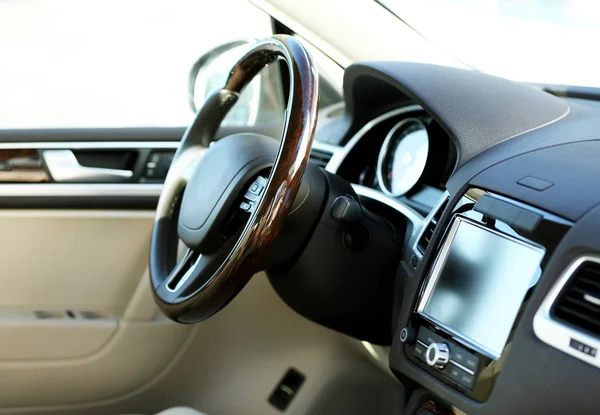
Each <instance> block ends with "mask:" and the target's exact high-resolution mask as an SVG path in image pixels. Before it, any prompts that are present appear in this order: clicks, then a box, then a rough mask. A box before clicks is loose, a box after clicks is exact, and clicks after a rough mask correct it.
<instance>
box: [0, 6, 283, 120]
mask: <svg viewBox="0 0 600 415" xmlns="http://www.w3.org/2000/svg"><path fill="white" fill-rule="evenodd" d="M271 34H272V28H271V21H270V18H269V16H268V15H267V14H265V13H263V12H262V11H260V10H258V9H257V8H256V7H255V6H253V5H252V4H250V3H249V2H247V1H246V0H176V1H167V0H85V1H81V0H30V1H1V2H0V51H2V64H1V65H0V91H1V94H0V128H52V127H67V128H68V127H168V126H186V125H188V124H189V123H190V121H191V120H192V116H193V113H192V111H191V109H190V105H189V102H188V96H187V90H188V74H189V71H190V68H191V67H192V65H193V64H194V62H195V61H196V60H197V59H198V57H200V56H201V55H203V54H204V53H206V52H208V51H209V50H210V49H212V48H214V47H216V46H219V45H221V44H224V43H227V42H231V41H233V40H240V39H250V40H252V39H260V38H263V37H267V36H270V35H271ZM261 105H262V104H261ZM274 112H275V113H276V112H277V111H274ZM255 118H256V117H255ZM259 120H260V119H259ZM238 121H239V120H238Z"/></svg>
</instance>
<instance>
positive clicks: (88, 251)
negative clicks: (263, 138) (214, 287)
mask: <svg viewBox="0 0 600 415" xmlns="http://www.w3.org/2000/svg"><path fill="white" fill-rule="evenodd" d="M280 128H281V127H280V126H279V130H277V127H273V126H263V127H257V128H255V129H254V130H255V132H259V133H263V134H269V135H272V136H275V137H277V136H278V135H279V134H280V133H281V130H280ZM243 130H244V131H248V130H253V128H249V129H248V128H244V129H243ZM238 131H240V130H239V129H235V128H233V127H230V128H224V129H222V130H221V131H220V133H219V134H220V135H228V134H232V133H235V132H238ZM183 132H184V130H183V129H180V128H165V129H89V130H83V129H78V130H77V129H76V130H30V131H27V130H20V131H9V130H4V131H0V164H1V163H2V160H4V161H5V162H6V163H5V164H4V165H3V166H2V168H1V169H0V170H3V172H8V173H10V174H12V176H11V175H10V174H9V175H6V174H5V175H4V176H3V177H0V234H1V235H2V236H3V238H2V241H1V242H0V263H1V264H2V272H1V273H0V284H1V285H2V287H3V289H2V290H0V412H4V411H3V410H2V408H6V410H7V411H9V412H10V411H11V410H10V409H9V408H12V409H16V408H24V407H48V406H52V407H56V406H65V405H69V406H71V405H80V404H86V405H87V404H91V403H93V402H97V401H106V400H110V399H118V398H123V397H124V396H126V395H127V394H130V393H132V392H135V391H137V390H141V389H143V388H145V387H146V385H148V384H150V383H152V382H153V381H155V379H156V378H157V376H159V375H160V374H161V373H162V372H164V371H165V370H167V369H168V368H169V367H170V365H171V363H172V362H174V361H175V359H177V356H178V355H179V353H181V352H182V351H183V350H184V349H185V346H186V344H187V343H186V341H187V339H188V338H189V336H190V333H191V330H192V327H191V326H184V325H178V324H175V323H172V322H170V321H168V320H167V319H165V318H164V317H162V316H161V315H160V313H159V312H158V309H157V307H156V305H155V304H154V300H153V296H152V293H151V290H150V285H149V278H148V274H147V272H148V271H147V263H148V247H149V243H150V235H151V232H152V225H153V223H154V208H155V206H156V203H157V201H158V197H159V196H160V191H161V189H162V181H161V179H162V176H159V177H154V178H149V177H148V174H147V173H148V169H149V168H151V167H152V166H148V164H149V163H151V162H152V159H151V155H152V154H153V153H154V152H161V151H162V152H171V153H174V151H175V150H176V148H177V145H178V143H179V141H178V140H179V139H180V138H181V136H182V134H183ZM46 150H70V151H72V152H73V153H74V154H75V155H79V154H82V153H84V154H85V157H83V158H81V159H78V160H79V162H80V164H86V163H87V164H91V165H92V167H101V168H103V167H119V168H120V167H124V166H119V165H118V164H117V163H119V162H122V160H125V159H126V158H122V160H121V161H116V160H112V161H111V160H107V159H106V157H105V156H106V155H107V154H110V155H115V154H116V155H117V156H118V153H119V152H123V151H126V152H129V153H135V160H136V161H135V164H134V165H132V166H131V165H130V166H129V167H130V168H131V169H132V171H133V175H132V177H131V180H128V181H126V182H119V183H110V182H109V183H106V182H104V183H69V182H62V183H57V182H56V181H55V178H54V177H53V175H52V172H51V171H49V169H48V166H47V164H46V163H45V162H44V151H46ZM103 152H104V153H103ZM3 154H4V156H5V157H4V159H3V158H2V155H3ZM36 155H37V157H38V158H39V162H37V164H36V162H35V160H33V159H35V158H36ZM21 156H26V157H25V158H26V159H27V160H24V158H23V157H21ZM130 156H131V154H129V156H127V157H130ZM10 160H13V161H14V160H16V162H13V161H10ZM9 161H10V162H9ZM25 161H26V163H25ZM24 163H25V164H24ZM111 163H113V164H112V165H111ZM34 164H35V166H34V167H35V170H36V174H37V175H38V176H40V177H41V175H43V174H46V175H47V176H48V177H47V179H46V180H43V181H41V182H34V183H32V182H28V181H23V180H22V177H23V175H22V174H21V171H22V168H23V166H25V168H26V169H27V168H31V166H33V165H34ZM95 164H97V166H94V165H95ZM0 173H2V172H0ZM13 173H18V174H17V175H16V176H15V174H13ZM15 177H17V179H15ZM27 177H31V175H29V176H27Z"/></svg>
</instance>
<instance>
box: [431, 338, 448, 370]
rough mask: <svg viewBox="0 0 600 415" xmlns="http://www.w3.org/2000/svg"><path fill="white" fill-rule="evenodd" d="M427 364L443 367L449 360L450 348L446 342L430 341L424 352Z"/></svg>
mask: <svg viewBox="0 0 600 415" xmlns="http://www.w3.org/2000/svg"><path fill="white" fill-rule="evenodd" d="M425 359H426V360H427V364H428V365H429V366H433V367H436V368H438V369H443V368H444V367H445V366H446V364H447V363H448V360H450V349H449V348H448V345H447V344H446V343H431V344H430V345H429V347H428V348H427V353H425Z"/></svg>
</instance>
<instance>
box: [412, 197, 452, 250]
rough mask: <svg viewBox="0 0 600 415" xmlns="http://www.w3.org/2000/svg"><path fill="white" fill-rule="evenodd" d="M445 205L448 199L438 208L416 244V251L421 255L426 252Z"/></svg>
mask: <svg viewBox="0 0 600 415" xmlns="http://www.w3.org/2000/svg"><path fill="white" fill-rule="evenodd" d="M447 204H448V199H445V200H444V201H443V202H442V204H441V205H440V206H439V207H438V209H437V211H436V212H435V213H434V215H433V217H432V218H431V219H430V220H429V223H428V224H427V227H426V228H425V230H424V231H423V234H422V235H421V237H420V238H419V241H418V242H417V249H418V250H419V251H420V252H421V254H425V251H426V250H427V247H428V246H429V244H430V242H431V239H432V238H433V234H434V233H435V228H436V227H437V224H438V222H439V221H440V219H441V217H442V214H443V213H444V209H445V208H446V205H447Z"/></svg>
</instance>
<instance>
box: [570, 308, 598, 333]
mask: <svg viewBox="0 0 600 415" xmlns="http://www.w3.org/2000/svg"><path fill="white" fill-rule="evenodd" d="M560 310H561V312H563V313H566V314H569V315H571V316H574V317H577V318H578V319H581V320H584V321H585V322H587V323H589V324H591V325H592V326H594V327H598V328H599V329H600V321H598V319H594V318H593V317H590V316H589V315H587V314H586V313H584V312H580V311H577V310H575V309H573V308H571V307H567V306H564V305H563V306H561V308H560Z"/></svg>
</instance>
